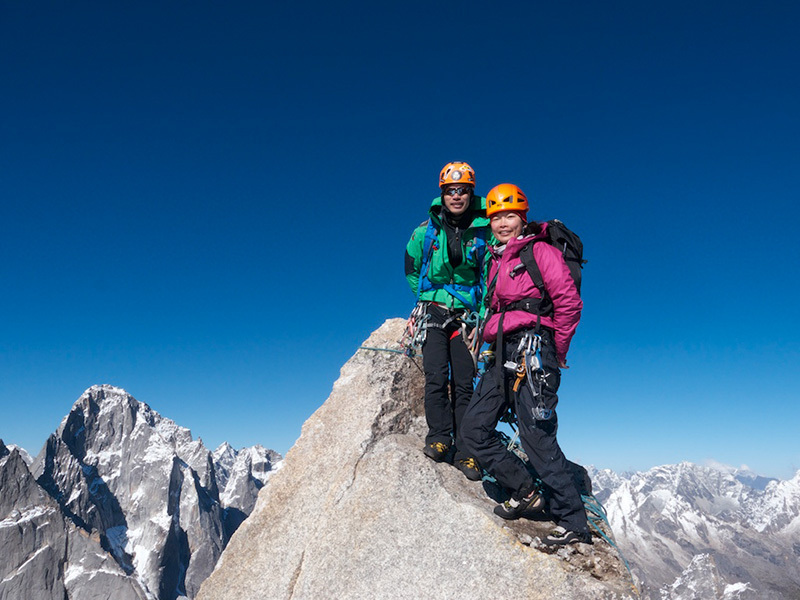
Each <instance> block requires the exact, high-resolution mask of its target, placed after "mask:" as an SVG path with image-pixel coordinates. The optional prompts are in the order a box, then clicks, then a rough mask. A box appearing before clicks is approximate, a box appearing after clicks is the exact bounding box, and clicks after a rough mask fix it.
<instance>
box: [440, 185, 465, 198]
mask: <svg viewBox="0 0 800 600" xmlns="http://www.w3.org/2000/svg"><path fill="white" fill-rule="evenodd" d="M469 190H470V188H469V187H467V186H465V185H462V186H460V187H454V188H447V189H446V190H445V191H444V193H445V196H461V195H462V194H467V193H469Z"/></svg>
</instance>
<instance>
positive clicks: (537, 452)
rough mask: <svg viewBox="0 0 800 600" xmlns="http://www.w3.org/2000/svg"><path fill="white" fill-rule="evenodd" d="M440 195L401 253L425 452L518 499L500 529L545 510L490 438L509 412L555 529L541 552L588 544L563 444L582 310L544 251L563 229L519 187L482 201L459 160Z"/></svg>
mask: <svg viewBox="0 0 800 600" xmlns="http://www.w3.org/2000/svg"><path fill="white" fill-rule="evenodd" d="M439 185H440V188H441V191H442V193H441V196H440V197H439V198H435V199H434V201H433V203H432V205H431V209H430V211H429V212H430V219H429V221H427V222H426V223H423V224H422V225H420V226H419V227H418V228H417V229H416V230H415V231H414V233H413V235H412V236H411V240H410V241H409V243H408V245H407V247H406V278H407V279H408V282H409V284H410V285H411V288H412V290H413V291H414V292H415V293H416V294H417V303H418V304H417V309H416V310H417V313H418V315H419V316H420V317H419V320H420V324H421V326H422V327H424V342H423V344H422V356H423V370H424V371H425V416H426V420H427V423H428V435H427V437H426V440H425V447H424V449H423V452H424V453H425V455H426V456H428V457H429V458H431V459H433V460H435V461H444V460H448V461H449V460H451V459H452V460H453V461H454V462H453V464H454V465H455V466H457V467H458V468H459V469H460V470H461V471H462V472H463V473H464V474H465V475H466V476H467V478H468V479H471V480H479V479H481V478H482V476H483V469H485V470H486V472H487V473H488V474H489V475H491V476H493V477H494V478H495V479H496V480H497V482H498V483H499V484H500V485H501V486H503V487H504V488H505V489H506V490H507V491H508V492H509V494H510V496H511V497H510V499H509V500H507V501H505V502H503V503H502V504H499V505H498V506H496V507H495V509H494V512H495V514H497V515H498V516H500V517H502V518H504V519H517V518H519V517H521V516H524V515H525V514H526V513H529V512H531V511H542V510H544V508H545V500H544V498H543V496H542V494H541V492H542V491H543V490H542V489H540V487H539V486H538V485H537V482H536V481H535V479H534V477H533V475H531V473H530V472H529V470H528V468H527V467H526V466H525V464H524V463H523V462H522V461H521V460H520V459H519V458H518V457H517V456H516V455H515V454H513V453H511V452H510V451H509V450H508V449H507V448H506V446H505V444H504V443H503V442H502V441H501V440H500V439H499V437H498V436H497V434H496V432H495V429H496V427H497V424H498V421H499V420H500V418H501V417H503V415H504V414H505V413H506V412H507V411H508V410H509V409H511V411H512V412H513V413H514V415H515V420H516V423H517V426H518V428H519V434H520V441H521V445H522V448H523V449H524V451H525V453H526V454H527V456H528V460H529V462H530V465H531V467H532V468H533V469H534V471H535V472H536V474H537V475H538V477H539V479H540V480H541V483H542V486H543V488H544V491H546V494H547V496H548V497H549V513H550V515H551V516H552V518H553V520H554V521H555V522H556V528H555V530H554V531H553V532H552V533H551V534H550V535H548V536H546V537H545V539H544V540H543V542H544V543H545V544H547V545H564V544H569V543H573V542H585V543H591V535H590V532H589V528H588V522H587V519H586V513H585V510H584V506H583V501H582V499H581V494H580V492H579V491H578V488H577V486H576V484H575V482H574V480H573V477H572V472H571V469H570V467H569V463H568V461H567V459H566V457H565V456H564V454H563V452H562V451H561V448H560V447H559V445H558V441H557V439H556V433H557V431H558V419H557V416H556V405H557V403H558V395H557V391H558V387H559V383H560V378H561V371H560V369H562V368H566V360H567V351H568V349H569V345H570V341H571V339H572V336H573V335H574V333H575V330H576V328H577V326H578V322H579V321H580V315H581V310H582V307H583V303H582V301H581V298H580V293H579V289H578V286H577V285H576V281H575V279H574V277H573V276H572V275H571V274H570V268H569V266H568V265H567V263H566V261H565V258H564V255H563V254H562V251H560V250H559V249H558V248H556V247H555V246H553V245H551V243H538V242H541V241H548V242H549V241H551V238H550V234H551V233H552V232H550V231H548V227H552V228H554V229H556V230H557V229H559V226H560V225H561V224H560V223H559V222H550V223H537V222H533V221H532V222H528V216H527V213H528V208H529V205H528V200H527V197H526V196H525V194H524V193H523V192H522V190H520V189H519V188H518V187H517V186H515V185H513V184H507V183H506V184H500V185H498V186H496V187H494V188H493V189H492V190H491V191H490V192H489V193H488V194H487V196H486V200H485V202H484V200H483V199H482V198H481V197H480V196H477V195H475V194H474V187H475V171H474V170H473V169H472V168H471V167H470V166H469V165H468V164H466V163H463V162H453V163H448V164H447V165H445V167H444V168H443V169H442V172H441V174H440V177H439ZM557 233H561V232H560V231H559V232H557ZM569 234H570V232H568V230H567V235H569ZM578 281H579V280H578ZM481 324H483V326H482V325H481ZM484 341H486V342H488V343H492V344H493V346H492V348H493V349H494V364H491V365H487V368H486V371H485V372H484V373H483V374H482V376H481V378H480V380H479V382H478V386H477V388H476V389H475V390H474V393H473V378H474V376H475V374H476V367H475V363H474V362H473V355H474V354H477V350H478V349H479V348H480V345H481V344H482V343H483V342H484ZM448 389H449V390H450V392H451V394H452V399H451V398H450V397H449V396H448Z"/></svg>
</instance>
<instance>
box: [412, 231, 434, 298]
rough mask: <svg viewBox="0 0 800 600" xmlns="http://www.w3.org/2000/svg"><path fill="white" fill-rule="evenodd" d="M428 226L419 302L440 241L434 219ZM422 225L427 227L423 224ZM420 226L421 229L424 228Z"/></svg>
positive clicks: (418, 285)
mask: <svg viewBox="0 0 800 600" xmlns="http://www.w3.org/2000/svg"><path fill="white" fill-rule="evenodd" d="M427 224H428V226H427V227H426V228H425V241H424V242H423V243H422V264H421V265H420V267H419V283H418V284H417V302H419V297H420V295H421V294H422V289H423V287H424V280H425V279H427V278H428V267H429V266H430V264H429V263H430V260H431V254H432V253H433V250H434V247H435V245H436V242H437V240H438V235H439V232H438V230H437V228H436V225H434V224H433V219H428V221H427ZM422 225H425V223H423V224H422ZM422 225H420V227H421V226H422Z"/></svg>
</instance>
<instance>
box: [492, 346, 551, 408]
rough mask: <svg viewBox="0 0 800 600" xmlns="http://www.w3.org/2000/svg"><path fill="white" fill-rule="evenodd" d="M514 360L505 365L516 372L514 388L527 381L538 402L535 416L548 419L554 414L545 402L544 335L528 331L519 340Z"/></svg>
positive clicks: (515, 389)
mask: <svg viewBox="0 0 800 600" xmlns="http://www.w3.org/2000/svg"><path fill="white" fill-rule="evenodd" d="M513 357H514V358H513V360H507V361H506V362H505V364H504V365H503V367H505V368H506V369H508V370H509V371H511V372H513V373H514V376H515V380H514V385H513V388H512V389H513V390H514V391H515V392H518V391H519V388H520V386H521V385H522V382H523V381H526V382H527V384H528V388H529V389H530V390H531V394H532V395H533V398H534V399H538V403H537V405H536V406H534V407H533V408H532V409H531V412H532V414H533V418H534V419H536V420H537V421H548V420H549V419H551V418H552V416H553V410H552V409H550V408H547V407H546V406H545V404H544V394H543V393H542V386H544V384H545V378H546V377H547V375H546V373H545V371H544V368H543V366H542V336H541V335H539V334H538V333H531V332H526V333H525V334H524V335H523V336H522V338H521V339H520V341H519V344H518V345H517V349H516V351H515V352H514V354H513Z"/></svg>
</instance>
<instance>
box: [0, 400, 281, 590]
mask: <svg viewBox="0 0 800 600" xmlns="http://www.w3.org/2000/svg"><path fill="white" fill-rule="evenodd" d="M3 448H5V446H3ZM237 453H238V455H239V456H241V457H247V458H248V461H249V462H248V463H247V464H248V466H249V469H248V471H247V477H243V478H238V477H236V476H234V477H233V479H235V480H236V482H237V483H236V488H237V496H236V499H235V500H236V501H235V502H229V503H228V502H225V501H224V500H221V499H220V494H219V489H218V485H217V476H216V470H217V469H216V466H215V464H214V458H213V456H212V454H211V452H210V451H209V450H208V449H207V448H206V447H205V446H204V444H203V441H202V439H200V438H198V439H197V440H194V439H193V438H192V433H191V431H189V430H188V429H186V428H184V427H181V426H179V425H177V424H176V423H175V422H173V421H172V420H170V419H168V418H166V417H163V416H161V415H160V414H159V413H158V412H156V411H155V410H153V409H151V408H150V406H148V405H147V404H145V403H144V402H140V401H138V400H136V399H135V398H134V397H133V396H131V395H130V394H128V393H127V392H126V391H125V390H124V389H122V388H119V387H115V386H110V385H98V386H92V387H90V388H89V389H87V390H86V391H85V392H84V393H83V394H81V396H80V397H79V398H78V399H77V400H76V401H75V403H74V404H73V405H72V408H71V410H70V411H69V413H68V414H67V416H66V417H65V418H64V419H63V420H62V422H61V424H60V425H59V427H58V429H57V430H56V432H55V433H53V434H52V435H51V436H50V437H49V438H48V440H47V442H46V444H45V446H44V448H43V449H42V451H41V452H40V454H39V456H37V458H36V459H35V461H34V462H33V464H32V465H31V471H32V473H33V475H35V478H36V479H35V482H34V484H33V485H34V486H35V487H36V488H37V489H39V490H40V492H41V493H42V494H44V493H45V492H46V496H47V497H49V498H50V499H51V500H50V501H51V503H52V504H53V505H54V506H57V507H58V511H59V514H60V515H61V517H60V518H61V519H62V520H63V522H64V523H67V525H63V527H67V526H68V527H70V528H72V530H74V531H75V533H76V535H81V536H84V537H85V538H86V539H90V540H93V542H92V543H93V544H94V546H91V544H90V546H91V547H89V546H87V548H88V549H87V550H86V552H87V553H88V554H86V556H88V557H89V558H88V559H87V560H88V563H87V566H88V564H93V565H103V564H105V562H104V561H111V562H112V563H115V565H114V566H113V568H112V567H109V569H107V572H108V573H114V574H115V575H114V576H121V577H125V578H126V579H127V580H130V581H129V582H128V583H125V584H124V585H121V587H113V586H112V588H111V589H113V590H116V592H118V593H119V594H120V595H119V598H123V597H126V596H124V594H127V593H128V592H130V591H131V590H133V592H131V593H134V594H135V597H136V598H137V599H141V598H147V599H148V600H154V599H156V598H158V599H159V600H173V599H175V598H179V597H188V598H193V597H194V595H195V593H196V592H197V590H198V589H199V586H200V583H201V582H202V581H203V580H204V579H205V578H206V577H207V576H208V574H209V573H210V572H211V570H212V569H213V567H214V565H215V563H216V561H217V559H218V558H219V556H220V554H221V552H222V549H223V548H224V547H225V545H226V544H227V541H228V539H229V538H230V535H231V533H232V532H233V531H235V529H236V527H238V525H239V524H241V522H242V521H243V520H244V519H245V518H246V517H247V515H248V514H249V510H250V508H251V507H252V505H253V504H254V503H255V498H256V496H257V494H258V491H259V489H260V488H261V487H263V485H264V482H265V481H266V479H267V477H268V474H267V473H266V472H268V471H269V469H270V468H271V467H272V462H271V461H272V460H273V458H275V459H276V460H280V456H279V455H277V453H274V452H272V451H270V450H265V449H264V448H263V447H260V449H243V450H242V451H235V454H237ZM11 455H12V456H17V453H16V452H14V453H12V454H11ZM242 460H243V459H242ZM259 461H260V462H259ZM20 462H21V461H20ZM255 464H258V465H261V467H260V470H259V475H261V479H260V480H259V479H256V478H255V476H254V475H253V472H254V470H255V469H254V468H252V465H255ZM261 471H264V472H265V473H262V472H261ZM31 481H33V477H31ZM9 485H10V484H9ZM2 491H3V493H4V494H5V491H6V490H5V489H4V490H2ZM0 534H2V532H0ZM1 537H2V535H0V538H1ZM63 543H67V541H66V539H64V541H63ZM70 544H71V546H75V544H74V543H72V542H70ZM70 544H68V545H70ZM0 546H2V539H0ZM76 547H81V546H80V545H79V546H76ZM112 557H113V558H112ZM53 560H54V561H61V562H56V563H53V565H50V567H47V566H43V569H47V568H54V569H55V572H56V573H57V574H58V577H60V578H61V579H59V581H60V582H61V583H60V584H59V585H62V586H66V587H67V589H68V588H69V586H70V585H71V584H70V582H71V581H72V580H73V579H74V580H75V581H82V580H83V578H84V576H85V578H86V579H87V581H91V580H92V578H93V577H94V575H95V573H94V571H93V570H92V569H90V568H86V569H84V570H83V571H80V569H82V568H83V567H82V566H81V564H82V563H80V562H78V563H75V564H73V565H72V566H71V567H70V569H71V570H70V571H69V572H61V571H59V568H60V567H58V565H59V564H61V563H64V560H65V559H64V558H63V556H62V557H60V558H53ZM54 565H55V566H54ZM97 568H100V567H99V566H98V567H97ZM54 585H55V584H54ZM0 588H2V586H1V585H0ZM54 589H55V588H54ZM123 589H125V590H128V591H127V592H123V591H120V590H123ZM81 590H82V592H83V593H84V595H83V596H81V597H94V596H90V595H88V594H89V592H88V591H86V589H85V588H83V587H81ZM101 591H102V593H103V594H106V593H107V591H105V590H101ZM62 596H63V594H62ZM0 597H6V596H3V595H2V593H0ZM9 597H13V596H9ZM43 597H44V596H43ZM98 597H100V596H98ZM102 597H117V596H115V595H114V594H112V595H111V596H107V595H103V596H102ZM31 598H36V600H38V599H39V597H38V596H31Z"/></svg>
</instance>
